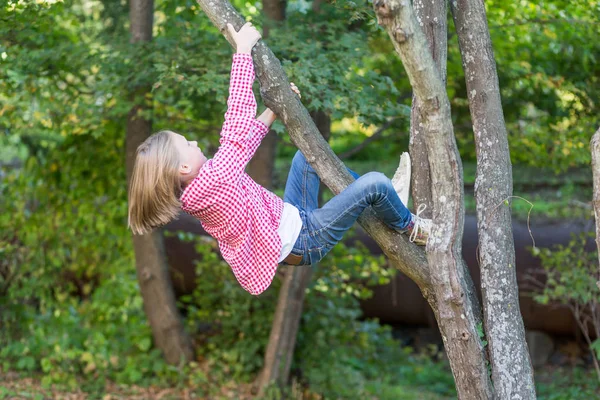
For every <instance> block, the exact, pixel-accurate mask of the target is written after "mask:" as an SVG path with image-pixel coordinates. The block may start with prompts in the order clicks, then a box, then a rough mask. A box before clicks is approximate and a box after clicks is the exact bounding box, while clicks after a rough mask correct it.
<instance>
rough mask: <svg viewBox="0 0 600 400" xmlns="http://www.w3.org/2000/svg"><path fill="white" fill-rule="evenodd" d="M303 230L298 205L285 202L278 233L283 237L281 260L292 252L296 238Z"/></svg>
mask: <svg viewBox="0 0 600 400" xmlns="http://www.w3.org/2000/svg"><path fill="white" fill-rule="evenodd" d="M301 230H302V218H300V212H299V211H298V209H297V208H296V207H294V206H293V205H291V204H289V203H283V211H282V212H281V221H279V228H277V233H278V234H279V237H280V238H281V253H280V255H279V262H282V261H283V260H285V258H286V257H287V256H288V255H289V254H290V253H291V252H292V249H293V248H294V244H296V240H298V236H299V235H300V231H301Z"/></svg>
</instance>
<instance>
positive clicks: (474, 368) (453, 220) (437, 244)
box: [374, 0, 492, 399]
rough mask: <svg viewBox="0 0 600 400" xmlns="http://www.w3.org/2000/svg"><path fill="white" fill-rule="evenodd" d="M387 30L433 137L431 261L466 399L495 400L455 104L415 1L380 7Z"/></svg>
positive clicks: (441, 319)
mask: <svg viewBox="0 0 600 400" xmlns="http://www.w3.org/2000/svg"><path fill="white" fill-rule="evenodd" d="M374 8H375V12H376V13H377V18H378V22H379V24H380V25H382V26H384V27H385V28H386V30H387V32H388V34H389V36H390V39H391V40H392V43H393V44H394V47H395V49H396V51H397V53H398V54H399V56H400V58H401V60H402V63H403V65H404V67H405V69H406V72H407V75H408V77H409V80H410V83H411V85H412V88H413V93H414V95H415V97H416V98H417V101H418V102H419V104H420V107H419V110H420V112H421V114H422V120H423V125H424V128H425V129H424V132H425V135H424V136H425V137H424V139H425V145H426V148H427V155H428V156H429V164H430V168H431V178H432V200H433V201H432V203H433V227H432V232H431V236H430V237H429V242H428V244H427V259H428V262H429V268H430V272H431V280H432V285H433V290H434V293H435V299H436V302H437V304H436V305H437V307H433V305H432V308H433V310H434V312H435V315H436V318H437V321H438V325H439V327H440V331H441V333H442V339H443V340H444V344H445V348H446V352H447V354H448V359H449V360H450V366H451V368H452V372H453V375H454V380H455V382H456V388H457V392H458V397H459V398H460V399H491V398H492V385H491V381H490V379H489V376H488V371H487V367H486V355H485V351H484V348H483V345H482V342H481V341H480V339H479V336H478V333H477V328H476V327H477V325H478V324H479V323H480V317H481V316H480V309H479V307H478V303H477V301H476V299H475V298H474V296H473V295H472V283H471V282H470V279H469V275H468V270H467V269H466V267H465V264H464V262H463V260H462V256H461V240H462V233H463V223H464V200H463V181H462V165H461V160H460V157H459V155H458V149H457V147H456V141H455V138H454V130H453V126H452V120H451V115H450V102H449V100H448V96H447V94H446V90H445V87H444V83H443V80H442V77H441V74H440V72H439V71H438V69H437V68H436V65H435V62H434V60H433V57H432V55H431V52H430V51H428V44H427V39H426V38H425V35H424V34H423V32H422V31H421V29H420V28H419V23H418V21H417V18H416V16H415V13H414V11H413V8H412V6H411V3H410V1H409V0H376V1H375V2H374Z"/></svg>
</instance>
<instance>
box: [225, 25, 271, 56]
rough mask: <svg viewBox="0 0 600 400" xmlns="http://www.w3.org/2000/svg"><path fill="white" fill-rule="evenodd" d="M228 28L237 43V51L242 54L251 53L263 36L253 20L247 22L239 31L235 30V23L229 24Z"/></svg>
mask: <svg viewBox="0 0 600 400" xmlns="http://www.w3.org/2000/svg"><path fill="white" fill-rule="evenodd" d="M227 30H228V31H229V35H230V36H231V38H232V39H233V42H234V43H235V47H236V51H237V52H238V53H242V54H250V52H251V51H252V48H253V47H254V45H255V44H256V43H257V42H258V41H259V39H260V38H261V37H262V36H261V34H260V32H259V31H258V30H257V29H256V28H255V27H254V26H253V25H252V22H246V23H245V24H244V25H243V26H242V27H241V28H240V30H239V32H236V31H235V28H234V27H233V25H231V24H227Z"/></svg>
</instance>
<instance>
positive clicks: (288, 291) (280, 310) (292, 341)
mask: <svg viewBox="0 0 600 400" xmlns="http://www.w3.org/2000/svg"><path fill="white" fill-rule="evenodd" d="M311 277H312V268H311V267H310V266H298V267H293V266H287V267H285V275H284V278H283V285H282V286H281V289H280V290H279V298H278V301H277V308H276V310H275V316H274V317H273V325H272V328H271V334H270V336H269V344H268V346H267V350H266V352H265V360H264V365H263V369H262V371H261V373H260V375H259V378H258V380H257V382H256V385H257V386H258V388H259V396H262V395H263V394H264V390H265V389H266V388H267V387H268V385H270V384H273V383H274V384H277V385H278V386H284V385H285V384H286V383H287V381H288V380H289V376H290V367H291V365H292V360H293V356H294V348H295V347H296V337H297V335H298V327H299V326H300V318H301V317H302V307H303V306H304V296H305V294H306V287H307V286H308V284H309V283H310V279H311Z"/></svg>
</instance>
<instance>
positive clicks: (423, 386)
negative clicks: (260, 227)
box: [0, 363, 600, 400]
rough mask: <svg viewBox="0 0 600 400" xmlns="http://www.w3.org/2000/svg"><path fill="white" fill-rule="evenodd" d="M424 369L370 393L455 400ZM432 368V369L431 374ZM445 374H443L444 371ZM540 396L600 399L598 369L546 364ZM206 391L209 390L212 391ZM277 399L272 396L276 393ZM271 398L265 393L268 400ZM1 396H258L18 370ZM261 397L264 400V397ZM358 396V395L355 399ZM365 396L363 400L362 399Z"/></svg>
mask: <svg viewBox="0 0 600 400" xmlns="http://www.w3.org/2000/svg"><path fill="white" fill-rule="evenodd" d="M426 364H428V366H427V365H424V367H423V368H422V369H414V370H413V369H412V368H411V371H408V370H406V369H404V371H403V372H404V374H402V376H403V377H401V376H400V375H399V376H395V377H394V378H391V377H387V378H384V379H380V380H376V381H375V380H373V381H369V382H367V384H366V386H365V393H366V394H367V395H368V396H369V397H368V398H369V399H373V400H375V399H377V400H451V399H455V398H456V395H455V394H454V393H453V388H452V387H449V386H452V377H451V375H450V371H448V370H447V366H446V365H441V364H442V363H431V364H430V363H426ZM432 371H433V373H432ZM440 374H442V375H440ZM535 379H536V391H537V398H538V400H591V399H597V398H600V383H599V382H598V379H597V377H596V375H595V373H594V371H593V370H591V369H589V370H585V369H582V368H568V367H560V368H559V367H545V368H544V369H541V370H538V371H536V375H535ZM207 393H209V394H208V395H207ZM271 397H272V396H271ZM271 397H269V396H266V397H263V398H262V400H269V399H270V398H271ZM289 398H290V400H304V399H306V400H308V399H310V400H324V398H323V397H322V396H320V395H319V394H316V393H311V392H310V391H308V390H306V389H295V390H292V396H291V397H289ZM0 399H32V400H49V399H68V400H84V399H102V400H114V399H130V400H142V399H143V400H149V399H162V400H184V399H214V400H225V399H236V400H245V399H257V397H255V396H253V395H252V394H251V392H250V385H248V384H236V383H235V382H225V383H221V385H220V386H218V387H216V386H215V387H211V388H206V387H205V388H202V389H201V390H198V389H194V388H189V387H188V388H186V387H175V388H174V387H164V386H159V385H157V386H150V387H141V386H127V387H123V386H117V385H115V384H112V383H110V382H108V383H107V384H106V386H105V390H104V391H102V392H96V393H85V392H84V391H82V390H75V391H61V390H59V389H57V388H47V387H43V386H42V385H41V384H40V377H22V376H18V375H16V374H13V373H3V374H1V375H0ZM259 400H260V399H259ZM352 400H353V399H352ZM356 400H358V399H356ZM361 400H362V399H361Z"/></svg>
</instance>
